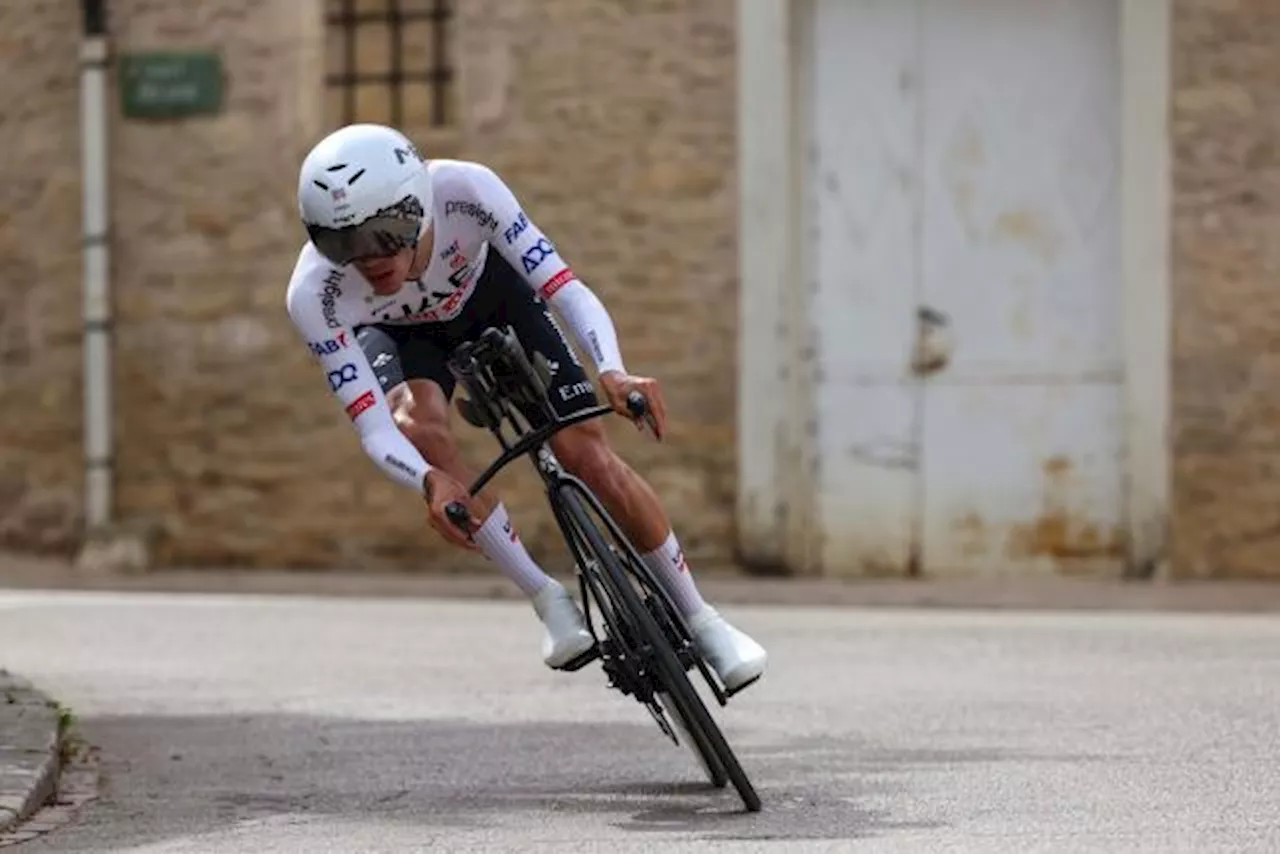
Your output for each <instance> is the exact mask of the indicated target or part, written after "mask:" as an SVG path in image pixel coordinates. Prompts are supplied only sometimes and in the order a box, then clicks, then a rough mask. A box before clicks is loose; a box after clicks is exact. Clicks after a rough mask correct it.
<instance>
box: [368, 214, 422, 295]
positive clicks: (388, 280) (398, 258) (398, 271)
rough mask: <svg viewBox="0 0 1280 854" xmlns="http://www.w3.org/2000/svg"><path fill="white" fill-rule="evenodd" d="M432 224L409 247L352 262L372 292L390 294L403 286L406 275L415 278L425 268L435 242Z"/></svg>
mask: <svg viewBox="0 0 1280 854" xmlns="http://www.w3.org/2000/svg"><path fill="white" fill-rule="evenodd" d="M434 231H435V228H434V225H433V226H431V227H428V228H427V232H426V234H424V235H422V239H421V240H419V241H418V245H417V246H416V247H415V248H412V249H401V250H400V251H399V252H397V253H395V254H394V255H384V256H382V257H381V258H361V259H360V260H358V261H353V262H352V265H353V266H354V267H355V268H356V269H357V270H359V271H360V275H362V276H364V277H365V279H367V280H368V281H369V284H370V285H372V286H373V292H374V293H375V294H378V295H379V296H390V295H391V294H394V293H395V292H396V291H398V290H400V288H402V287H404V283H405V281H407V280H408V279H411V278H413V279H416V278H417V277H419V276H421V275H422V274H423V272H424V271H425V270H426V268H427V262H428V261H430V260H431V247H432V246H434V245H435V240H434V235H433V232H434Z"/></svg>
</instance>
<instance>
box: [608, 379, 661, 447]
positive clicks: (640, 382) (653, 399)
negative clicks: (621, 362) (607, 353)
mask: <svg viewBox="0 0 1280 854" xmlns="http://www.w3.org/2000/svg"><path fill="white" fill-rule="evenodd" d="M600 385H601V387H602V388H603V389H604V394H605V398H606V399H607V400H608V402H609V406H611V407H613V411H614V412H617V413H618V414H620V415H625V416H626V417H628V418H633V417H634V416H633V415H632V414H631V410H629V409H627V395H629V394H630V393H631V392H633V391H638V392H640V394H642V395H644V398H645V400H646V401H647V402H648V404H649V412H648V415H649V416H650V417H649V426H650V427H652V428H653V435H654V436H655V437H656V438H657V439H658V441H662V437H663V436H665V435H666V433H667V405H666V403H665V401H663V399H662V387H661V386H660V385H658V381H657V380H655V379H653V378H651V377H633V376H631V375H630V374H624V373H622V372H621V371H606V372H605V373H603V374H601V375H600ZM643 426H644V425H643V424H641V423H640V422H637V423H636V427H637V428H642V427H643Z"/></svg>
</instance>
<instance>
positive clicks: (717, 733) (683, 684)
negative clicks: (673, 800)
mask: <svg viewBox="0 0 1280 854" xmlns="http://www.w3.org/2000/svg"><path fill="white" fill-rule="evenodd" d="M569 483H570V484H572V481H570V482H569ZM574 492H580V493H582V495H583V498H579V496H578V495H575V494H574ZM561 497H562V499H563V507H564V510H565V513H566V516H567V521H569V522H571V524H572V526H573V527H574V528H576V529H577V531H578V533H580V535H581V537H582V539H583V540H584V541H585V544H586V546H587V547H588V549H589V551H590V552H591V554H592V556H593V557H594V558H595V559H596V560H597V561H598V563H599V565H600V568H601V569H602V571H603V575H604V577H605V579H606V580H607V581H606V583H607V584H608V586H609V587H610V588H611V590H610V591H609V592H610V593H611V594H613V595H614V596H616V597H617V599H616V603H615V604H616V610H617V612H618V615H619V616H621V617H622V618H623V619H624V620H625V621H626V622H627V623H628V624H629V625H630V628H631V632H632V634H633V635H634V638H635V640H636V642H637V643H638V644H639V645H640V646H641V648H642V649H641V654H642V656H643V657H644V658H645V659H647V662H648V663H649V665H650V666H651V668H652V673H651V676H652V679H653V681H654V682H656V684H655V685H653V692H654V693H656V694H657V695H659V696H661V695H665V697H666V700H667V702H666V703H663V704H662V705H663V706H664V707H665V710H666V711H668V712H670V713H671V715H672V717H675V718H678V719H679V722H680V723H681V724H683V726H682V729H684V730H685V731H686V732H687V733H688V734H689V735H690V736H691V741H692V742H693V744H694V747H695V749H696V750H697V753H698V755H699V757H700V758H702V760H703V766H704V770H705V771H706V772H707V775H708V777H709V778H710V779H711V781H712V783H714V784H716V785H723V783H721V782H718V781H719V779H720V778H721V775H723V776H724V777H727V778H728V780H730V781H732V782H733V785H734V788H735V789H737V791H738V795H739V796H740V797H741V798H742V802H743V804H744V805H745V806H746V808H747V809H748V810H749V811H751V812H758V811H759V810H760V806H761V805H760V797H759V795H758V794H757V793H756V791H755V787H754V786H752V784H751V780H750V779H749V778H748V777H747V774H746V772H745V771H744V770H743V769H742V766H741V765H740V764H739V762H738V758H737V756H735V755H734V752H733V750H732V748H730V746H729V743H728V742H727V741H726V740H725V737H724V733H723V732H721V730H720V727H719V725H718V724H717V723H716V721H715V719H714V718H713V717H712V716H711V713H710V712H709V711H708V710H707V707H706V705H704V704H703V702H702V698H701V697H699V696H698V692H697V691H696V690H695V689H694V687H693V684H692V683H691V682H690V681H689V676H688V672H687V671H688V669H690V667H691V666H692V662H690V663H689V665H686V663H684V662H681V660H680V658H679V657H678V656H677V654H676V651H675V649H673V647H672V641H671V640H668V633H669V631H670V629H671V626H670V621H669V620H668V619H667V614H666V612H667V610H668V609H669V608H670V602H669V600H668V599H667V598H666V597H665V595H663V594H662V593H660V592H657V591H655V590H654V589H653V588H654V587H656V585H655V584H654V583H653V581H652V579H651V578H650V576H649V574H648V573H647V571H644V570H643V569H642V568H641V567H638V566H637V564H638V563H639V561H638V557H637V556H636V555H635V549H634V548H633V547H631V545H630V544H629V543H627V542H626V540H625V539H623V538H622V537H621V536H620V532H618V531H616V530H615V528H614V526H612V525H611V524H609V523H610V521H611V520H609V519H608V517H607V515H606V514H605V512H604V510H603V508H600V507H599V506H598V505H597V504H596V502H595V501H594V500H593V498H592V496H591V495H590V493H588V492H586V491H585V490H584V489H582V488H581V487H578V486H577V485H576V484H573V485H572V488H564V487H562V488H561ZM584 505H590V506H591V509H592V511H594V514H589V513H588V511H587V509H586V507H585V506H584ZM591 515H595V516H597V517H600V520H601V523H602V524H599V525H597V524H596V522H595V521H594V520H593V519H592V518H591ZM602 530H603V531H609V532H610V534H611V537H610V538H611V539H613V540H615V541H617V542H618V543H619V548H618V549H617V550H616V551H615V549H612V548H610V547H609V546H608V545H607V544H606V543H605V539H604V535H603V534H602V533H601V532H602ZM621 555H625V557H620V556H621ZM641 566H642V565H641ZM624 567H627V568H629V569H630V570H631V571H630V572H628V571H627V569H624ZM633 579H635V580H634V581H633ZM636 581H638V582H639V583H640V586H641V588H642V589H643V590H644V592H645V594H646V600H647V601H642V600H641V595H640V591H638V590H637V588H636V586H635V582H636ZM650 606H652V607H653V609H654V610H653V611H651V610H650ZM655 612H656V613H657V615H658V616H657V619H655ZM658 620H662V622H663V623H664V624H667V628H668V631H664V630H663V628H662V627H660V626H659V623H658ZM676 640H678V641H679V642H680V643H681V645H682V646H683V645H684V644H683V641H682V640H680V639H676ZM717 772H719V773H717Z"/></svg>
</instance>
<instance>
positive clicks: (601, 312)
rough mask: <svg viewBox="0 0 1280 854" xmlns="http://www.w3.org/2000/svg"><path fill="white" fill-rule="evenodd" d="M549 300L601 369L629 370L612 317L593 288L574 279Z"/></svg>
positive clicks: (581, 345) (603, 371) (601, 371)
mask: <svg viewBox="0 0 1280 854" xmlns="http://www.w3.org/2000/svg"><path fill="white" fill-rule="evenodd" d="M548 302H549V303H550V304H551V305H553V306H555V308H556V310H557V311H559V312H560V313H561V314H562V315H564V319H565V321H567V322H568V324H569V328H570V329H572V330H573V335H574V338H576V339H577V341H578V345H579V346H580V347H581V348H582V349H583V350H586V351H587V353H588V354H589V355H590V357H591V358H592V359H593V360H594V361H595V363H596V370H597V371H598V372H600V373H602V374H603V373H605V372H606V371H622V372H623V373H625V372H626V367H625V366H624V365H623V364H622V350H621V348H620V347H619V346H618V333H617V330H616V329H614V326H613V320H612V318H610V317H609V312H608V310H607V309H606V308H605V307H604V303H603V302H601V301H600V298H599V297H598V296H596V295H595V293H594V292H593V291H592V290H591V289H590V288H588V287H587V286H586V285H584V284H583V283H582V282H581V281H578V280H574V281H572V282H570V283H569V284H568V285H566V286H564V287H562V288H560V289H559V290H557V291H556V292H555V294H554V295H553V296H552V297H551V298H550V299H549V300H548Z"/></svg>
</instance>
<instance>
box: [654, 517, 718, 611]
mask: <svg viewBox="0 0 1280 854" xmlns="http://www.w3.org/2000/svg"><path fill="white" fill-rule="evenodd" d="M640 559H641V560H642V561H644V565H645V566H647V567H649V570H650V571H651V572H652V573H653V574H654V575H656V576H657V578H658V582H659V583H661V584H662V585H663V587H665V588H666V590H667V592H668V593H669V594H671V598H672V599H673V600H674V601H675V604H676V607H677V608H679V609H680V613H681V614H683V615H684V616H685V617H692V616H693V615H694V614H696V613H698V611H701V610H702V608H703V607H704V606H705V605H706V603H705V602H703V601H702V596H701V594H699V593H698V587H697V585H695V584H694V583H693V575H692V574H691V573H690V572H689V564H688V563H687V562H686V561H685V559H684V549H682V548H680V544H679V543H678V542H676V534H675V531H672V532H671V533H669V534H667V539H666V541H665V542H664V543H663V544H662V545H660V546H658V547H657V548H656V549H654V550H653V551H651V552H649V553H647V554H642V555H640Z"/></svg>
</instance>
